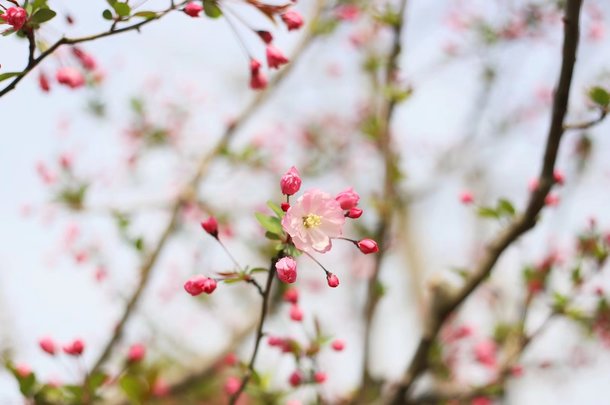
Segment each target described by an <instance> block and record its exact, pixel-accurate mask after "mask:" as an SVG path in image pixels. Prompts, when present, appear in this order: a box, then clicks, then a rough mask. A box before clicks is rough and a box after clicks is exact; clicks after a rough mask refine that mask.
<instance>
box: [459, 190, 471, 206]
mask: <svg viewBox="0 0 610 405" xmlns="http://www.w3.org/2000/svg"><path fill="white" fill-rule="evenodd" d="M460 201H461V202H462V204H472V202H473V201H474V197H473V195H472V193H471V192H470V191H463V192H462V193H461V194H460Z"/></svg>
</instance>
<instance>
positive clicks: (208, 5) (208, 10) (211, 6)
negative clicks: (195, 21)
mask: <svg viewBox="0 0 610 405" xmlns="http://www.w3.org/2000/svg"><path fill="white" fill-rule="evenodd" d="M203 11H205V15H207V16H208V17H210V18H218V17H220V16H221V15H222V10H221V9H220V7H218V4H216V1H215V0H203Z"/></svg>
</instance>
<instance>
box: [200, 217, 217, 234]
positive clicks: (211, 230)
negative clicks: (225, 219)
mask: <svg viewBox="0 0 610 405" xmlns="http://www.w3.org/2000/svg"><path fill="white" fill-rule="evenodd" d="M201 227H202V228H203V230H204V231H206V232H207V233H208V234H210V235H212V236H213V237H215V238H216V239H218V221H216V218H214V217H209V218H208V219H206V220H205V221H202V222H201Z"/></svg>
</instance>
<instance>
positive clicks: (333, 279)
mask: <svg viewBox="0 0 610 405" xmlns="http://www.w3.org/2000/svg"><path fill="white" fill-rule="evenodd" d="M326 282H327V283H328V286H329V287H330V288H335V287H337V286H339V277H337V276H336V275H335V274H333V273H328V274H326Z"/></svg>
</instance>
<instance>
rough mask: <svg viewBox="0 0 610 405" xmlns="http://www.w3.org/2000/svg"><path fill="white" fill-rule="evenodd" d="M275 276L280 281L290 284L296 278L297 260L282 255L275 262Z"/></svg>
mask: <svg viewBox="0 0 610 405" xmlns="http://www.w3.org/2000/svg"><path fill="white" fill-rule="evenodd" d="M275 270H276V271H277V278H279V279H280V280H281V281H282V282H284V283H288V284H292V283H294V282H295V281H296V279H297V262H296V261H295V260H294V259H293V258H292V257H283V258H281V259H280V260H278V261H277V263H275Z"/></svg>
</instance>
